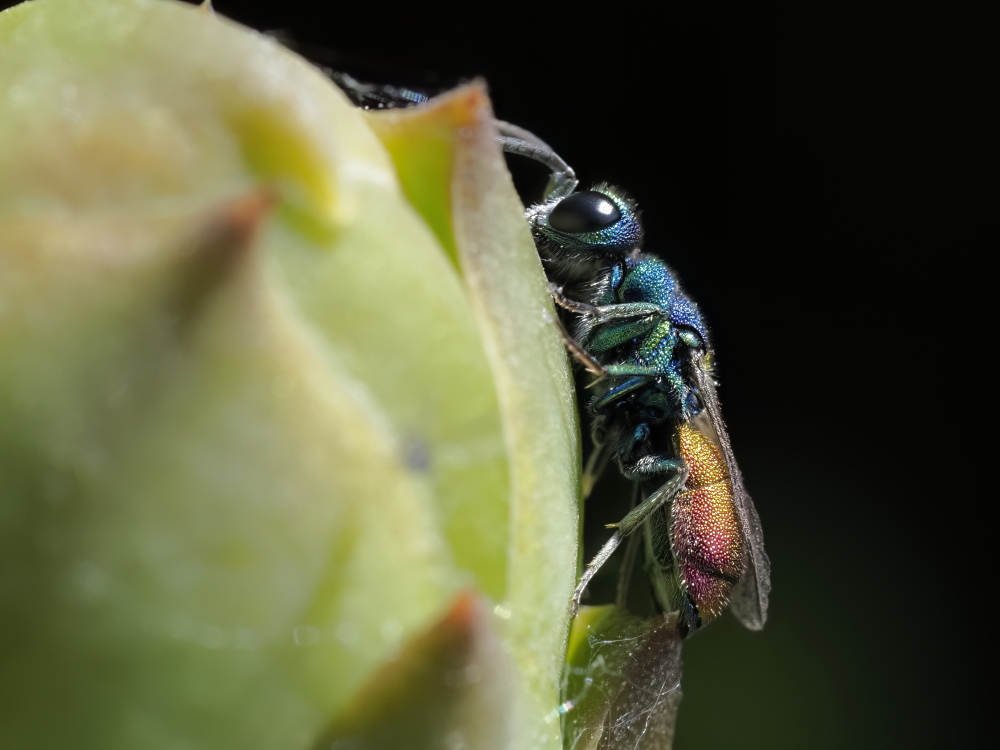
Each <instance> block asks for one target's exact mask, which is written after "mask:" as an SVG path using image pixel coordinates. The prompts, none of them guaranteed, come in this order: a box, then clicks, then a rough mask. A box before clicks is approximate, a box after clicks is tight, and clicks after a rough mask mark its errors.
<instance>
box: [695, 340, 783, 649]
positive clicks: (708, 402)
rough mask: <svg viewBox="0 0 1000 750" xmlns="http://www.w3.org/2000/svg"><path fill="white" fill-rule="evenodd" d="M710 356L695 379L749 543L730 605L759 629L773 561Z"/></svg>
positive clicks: (702, 359) (701, 360) (702, 358)
mask: <svg viewBox="0 0 1000 750" xmlns="http://www.w3.org/2000/svg"><path fill="white" fill-rule="evenodd" d="M709 357H710V355H708V354H704V353H703V354H699V355H697V356H695V358H694V362H693V368H692V369H693V370H694V378H695V382H696V383H697V384H698V392H699V395H700V396H701V401H702V403H703V404H704V406H705V411H706V412H707V413H708V418H709V420H710V421H711V423H712V428H713V429H714V430H715V434H716V435H717V436H718V438H719V448H720V449H721V450H722V455H723V456H724V457H725V459H726V465H727V467H728V468H729V476H730V479H731V481H732V484H733V498H734V502H735V504H736V514H737V517H738V518H739V521H740V526H741V528H742V531H743V538H744V539H745V540H746V543H747V568H746V572H745V573H744V574H743V577H742V578H741V579H740V582H739V583H737V584H736V586H735V587H734V588H733V593H732V600H731V601H730V605H729V606H730V607H731V608H732V610H733V614H735V615H736V617H737V619H738V620H739V621H740V622H742V623H743V624H744V625H745V626H746V627H747V628H749V629H750V630H760V629H761V628H762V627H764V621H765V620H767V598H768V596H769V594H770V593H771V561H770V560H768V559H767V554H766V553H765V552H764V532H763V531H762V530H761V528H760V518H759V517H758V516H757V509H756V508H754V505H753V500H751V499H750V495H748V494H747V491H746V488H745V487H744V486H743V475H742V474H740V469H739V466H737V465H736V459H735V458H734V457H733V449H732V447H731V446H730V444H729V434H728V433H727V432H726V423H725V422H723V421H722V411H721V409H720V408H719V397H718V394H717V393H716V391H715V380H714V379H713V377H712V371H711V368H710V366H709V364H708V360H709Z"/></svg>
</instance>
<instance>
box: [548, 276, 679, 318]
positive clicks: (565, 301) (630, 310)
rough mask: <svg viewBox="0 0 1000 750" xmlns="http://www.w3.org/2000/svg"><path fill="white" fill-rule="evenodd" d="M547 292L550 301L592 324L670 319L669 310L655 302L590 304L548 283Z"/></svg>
mask: <svg viewBox="0 0 1000 750" xmlns="http://www.w3.org/2000/svg"><path fill="white" fill-rule="evenodd" d="M549 294H551V295H552V301H553V302H555V303H556V304H557V305H559V307H561V308H563V309H564V310H569V311H570V312H574V313H577V314H578V315H583V316H585V317H587V318H589V319H590V321H591V322H592V323H593V324H594V325H600V324H602V323H609V322H612V321H626V320H637V319H648V320H649V321H650V322H653V323H655V322H659V321H662V320H670V311H669V310H666V309H664V308H663V307H661V306H660V305H657V304H656V303H655V302H618V303H615V304H613V305H591V304H588V303H586V302H580V301H578V300H575V299H570V298H569V297H567V296H565V295H564V294H563V293H562V288H561V287H559V286H558V285H556V284H549Z"/></svg>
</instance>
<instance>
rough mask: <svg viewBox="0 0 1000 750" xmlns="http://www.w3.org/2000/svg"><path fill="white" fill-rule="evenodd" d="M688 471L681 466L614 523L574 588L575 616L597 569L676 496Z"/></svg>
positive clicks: (572, 608) (572, 604)
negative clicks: (669, 478) (609, 535)
mask: <svg viewBox="0 0 1000 750" xmlns="http://www.w3.org/2000/svg"><path fill="white" fill-rule="evenodd" d="M687 473H688V472H687V468H686V467H684V466H681V467H680V468H679V471H678V472H677V476H675V477H673V478H672V479H671V480H670V481H669V482H667V483H666V484H664V485H663V486H662V487H660V489H658V490H657V491H656V492H654V493H653V494H652V495H650V496H649V497H647V498H646V499H645V500H643V501H642V502H641V503H640V504H639V505H637V506H636V507H634V508H633V509H632V510H631V511H629V513H628V515H627V516H625V518H623V519H622V520H621V521H619V522H618V523H617V524H615V525H614V529H615V532H614V533H613V534H612V535H611V538H610V539H608V541H606V542H605V543H604V546H603V547H601V551H600V552H598V553H597V554H596V555H595V556H594V559H593V560H591V561H590V562H589V563H587V567H586V568H585V569H584V571H583V575H582V576H580V582H579V583H577V585H576V589H574V590H573V597H572V599H570V605H569V610H570V613H571V614H572V615H573V616H574V617H576V613H577V612H579V610H580V598H581V597H582V596H583V592H584V591H585V590H586V588H587V584H589V583H590V581H591V579H592V578H593V577H594V576H595V575H596V574H597V571H598V570H600V569H601V566H602V565H604V563H606V562H607V561H608V558H610V557H611V555H613V554H614V553H615V550H616V549H618V545H619V544H621V543H622V540H623V539H625V537H627V536H628V535H629V534H631V533H632V532H633V531H635V530H636V529H637V528H639V527H640V526H642V524H643V523H645V521H646V519H647V518H649V515H650V514H651V513H653V512H654V511H655V510H657V509H658V508H660V507H661V506H662V505H663V504H664V503H667V502H669V501H670V500H672V499H673V498H674V496H675V495H676V494H677V491H678V490H679V489H680V488H681V487H683V486H684V482H685V481H687Z"/></svg>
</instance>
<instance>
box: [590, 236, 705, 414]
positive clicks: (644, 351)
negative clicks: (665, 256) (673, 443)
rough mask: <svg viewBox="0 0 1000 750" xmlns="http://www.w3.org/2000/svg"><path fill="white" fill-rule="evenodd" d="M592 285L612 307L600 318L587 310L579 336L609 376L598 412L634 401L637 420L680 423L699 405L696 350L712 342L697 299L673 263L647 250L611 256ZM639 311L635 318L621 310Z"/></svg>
mask: <svg viewBox="0 0 1000 750" xmlns="http://www.w3.org/2000/svg"><path fill="white" fill-rule="evenodd" d="M608 260H610V261H611V265H610V267H608V268H607V269H605V271H604V272H603V273H602V274H601V275H600V276H599V277H598V280H597V281H596V283H595V284H594V285H593V286H592V287H591V289H592V293H591V298H590V299H589V300H587V302H589V303H590V304H591V305H593V306H594V307H595V308H596V309H607V310H615V311H616V315H617V316H618V317H614V318H610V319H606V320H604V321H602V320H601V319H600V316H585V317H583V318H582V319H581V321H580V323H579V324H578V327H577V331H576V338H577V340H578V341H580V342H581V344H582V345H583V346H584V348H585V349H586V350H587V351H588V352H590V354H591V355H593V356H594V358H595V359H596V360H597V361H598V362H599V363H600V364H601V365H602V366H604V367H606V368H607V369H608V371H609V374H610V375H612V377H611V378H609V380H608V382H607V383H606V384H605V386H604V387H603V388H601V390H600V391H599V392H598V395H597V397H596V398H595V399H594V401H593V403H592V405H591V408H592V410H593V411H594V413H595V414H597V415H604V416H607V415H609V414H610V413H611V412H612V411H616V410H622V409H626V408H627V407H635V409H633V410H632V411H636V410H637V414H636V418H638V419H645V420H647V421H649V422H651V423H653V424H659V423H661V422H663V421H665V420H668V419H671V418H673V419H674V421H677V422H679V421H682V420H684V419H688V418H690V417H691V416H692V415H693V414H695V413H696V412H697V411H698V410H699V407H698V401H697V394H696V389H695V387H694V385H693V382H692V379H691V374H690V373H689V372H687V370H688V369H689V364H690V361H691V352H692V350H693V349H694V350H705V349H707V347H708V330H707V328H706V327H705V324H704V321H703V320H702V318H701V314H700V312H699V311H698V308H697V307H696V306H695V304H694V302H692V301H691V299H690V298H689V297H688V296H687V295H686V294H685V293H684V291H683V290H682V289H681V288H680V285H679V284H678V282H677V278H676V277H675V276H674V274H673V272H672V271H671V270H670V268H669V267H668V266H667V265H666V264H665V263H664V262H663V261H661V260H659V259H658V258H655V257H653V256H650V255H645V254H643V253H638V252H633V253H631V254H629V255H625V256H619V257H617V258H614V257H613V256H612V257H611V258H609V259H608ZM630 310H634V312H635V315H634V316H632V317H621V313H622V312H627V311H630Z"/></svg>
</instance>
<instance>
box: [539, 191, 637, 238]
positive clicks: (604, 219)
mask: <svg viewBox="0 0 1000 750" xmlns="http://www.w3.org/2000/svg"><path fill="white" fill-rule="evenodd" d="M621 218H622V212H621V211H619V210H618V206H616V205H615V202H614V201H613V200H611V199H610V198H609V197H608V196H606V195H605V194H604V193H599V192H597V191H596V190H584V191H581V192H579V193H573V194H572V195H570V196H568V197H566V198H563V200H561V201H560V202H559V205H557V206H556V207H555V208H553V209H552V213H550V214H549V226H550V227H552V228H553V229H555V230H556V231H557V232H566V233H567V234H581V233H583V232H600V231H601V230H602V229H607V228H608V227H610V226H612V225H614V224H616V223H618V222H619V221H620V220H621Z"/></svg>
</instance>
